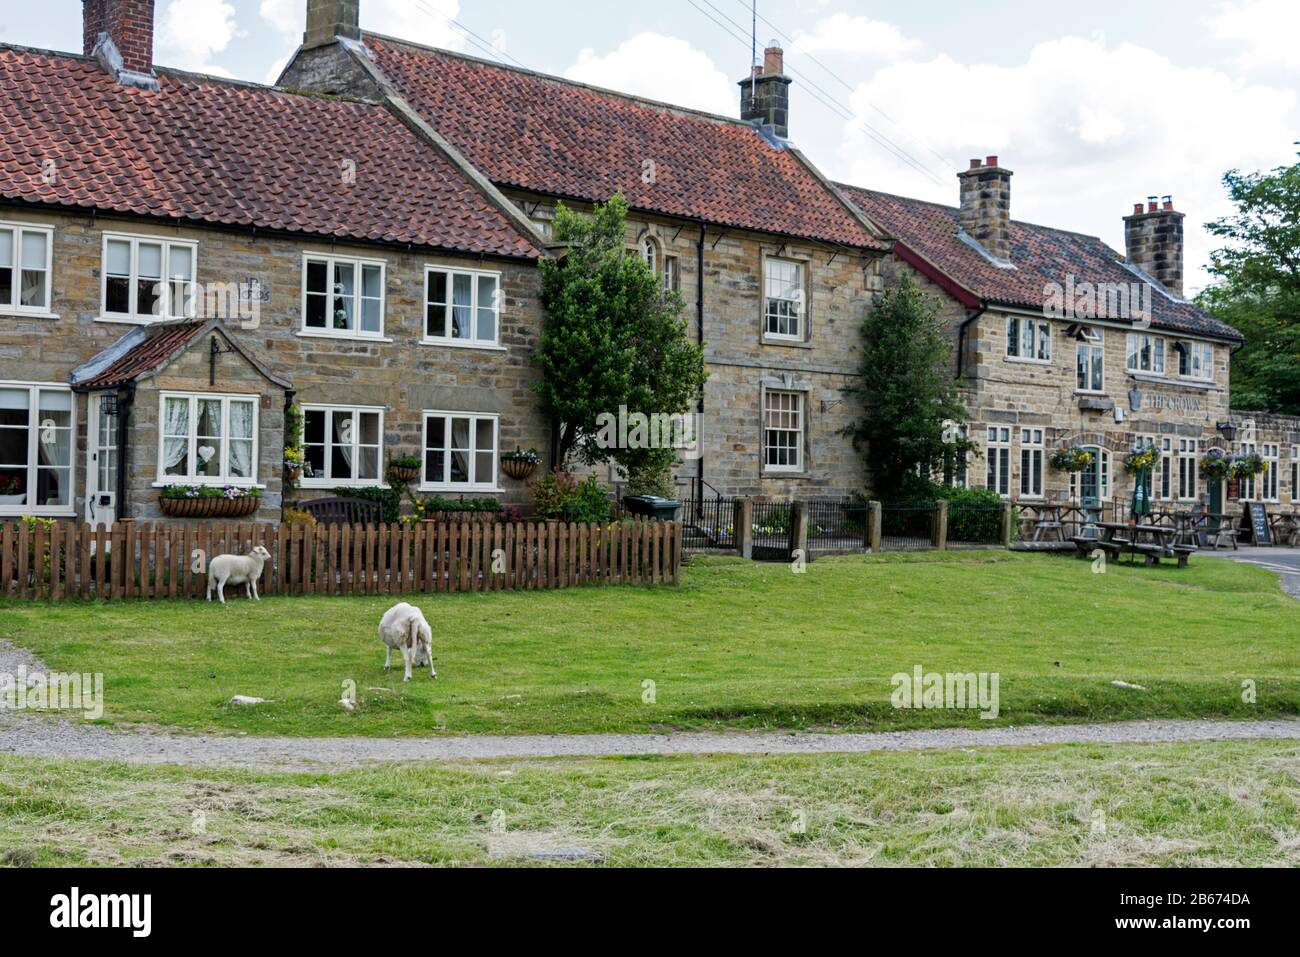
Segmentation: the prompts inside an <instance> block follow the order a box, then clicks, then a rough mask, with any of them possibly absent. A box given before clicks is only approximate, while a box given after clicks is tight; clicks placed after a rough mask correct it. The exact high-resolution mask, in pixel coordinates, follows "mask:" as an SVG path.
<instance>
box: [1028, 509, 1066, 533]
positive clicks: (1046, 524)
mask: <svg viewBox="0 0 1300 957" xmlns="http://www.w3.org/2000/svg"><path fill="white" fill-rule="evenodd" d="M1037 508H1038V520H1037V521H1035V522H1034V541H1036V542H1041V541H1042V540H1043V536H1044V535H1046V534H1048V533H1049V532H1051V533H1055V535H1056V540H1057V541H1058V542H1063V541H1065V523H1064V522H1063V521H1061V509H1062V508H1063V506H1061V505H1057V504H1055V503H1054V502H1046V503H1044V504H1042V505H1039V506H1037Z"/></svg>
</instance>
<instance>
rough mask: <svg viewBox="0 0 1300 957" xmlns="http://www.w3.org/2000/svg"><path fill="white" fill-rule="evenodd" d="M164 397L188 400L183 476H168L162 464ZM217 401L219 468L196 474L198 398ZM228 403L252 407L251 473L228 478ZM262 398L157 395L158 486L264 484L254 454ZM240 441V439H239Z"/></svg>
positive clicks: (258, 448) (257, 446) (258, 449)
mask: <svg viewBox="0 0 1300 957" xmlns="http://www.w3.org/2000/svg"><path fill="white" fill-rule="evenodd" d="M168 399H189V401H190V413H189V429H190V434H189V443H190V444H189V449H188V451H187V452H186V456H187V458H186V461H188V462H189V473H188V474H186V475H169V474H168V473H167V471H166V468H165V466H164V465H163V452H164V450H165V447H166V442H165V438H166V436H165V432H166V428H167V400H168ZM200 399H205V400H220V401H221V470H220V472H219V473H218V474H217V475H199V474H198V473H197V472H196V471H195V466H196V465H197V463H198V444H199V443H198V435H199V432H198V429H199V414H198V413H199V400H200ZM231 402H248V403H251V404H252V406H253V452H252V456H253V457H252V465H253V474H252V475H251V476H247V477H244V476H238V477H232V476H231V475H230V441H231V435H230V403H231ZM261 413H262V398H261V396H258V395H250V394H248V393H235V392H177V391H174V390H173V391H167V392H160V393H159V394H158V427H157V430H156V431H157V433H158V435H157V439H158V480H157V483H156V484H157V485H158V486H160V487H161V486H167V485H205V486H210V487H211V486H218V485H222V486H224V485H231V486H234V487H236V488H262V487H264V486H261V485H259V483H258V473H259V472H260V470H261V462H260V460H259V458H258V456H259V455H260V453H261V442H260V428H261ZM241 441H243V440H242V439H241Z"/></svg>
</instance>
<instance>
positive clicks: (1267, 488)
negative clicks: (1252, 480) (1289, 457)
mask: <svg viewBox="0 0 1300 957" xmlns="http://www.w3.org/2000/svg"><path fill="white" fill-rule="evenodd" d="M1259 455H1260V458H1262V459H1263V460H1264V471H1263V472H1261V473H1260V474H1259V475H1258V476H1257V480H1258V481H1259V482H1260V483H1261V484H1262V486H1263V487H1262V488H1260V489H1259V491H1260V492H1261V494H1260V497H1259V499H1258V501H1261V502H1268V503H1269V504H1270V505H1280V504H1281V502H1282V481H1281V472H1282V447H1281V446H1280V445H1279V444H1278V443H1276V442H1262V443H1260V446H1259Z"/></svg>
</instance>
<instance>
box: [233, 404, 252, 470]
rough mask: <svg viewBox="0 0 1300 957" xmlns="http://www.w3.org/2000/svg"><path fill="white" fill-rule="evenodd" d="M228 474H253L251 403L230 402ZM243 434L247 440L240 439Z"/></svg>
mask: <svg viewBox="0 0 1300 957" xmlns="http://www.w3.org/2000/svg"><path fill="white" fill-rule="evenodd" d="M230 436H231V441H230V474H231V475H234V476H239V477H240V478H247V477H248V476H250V475H252V474H253V443H252V437H253V404H252V403H251V402H231V403H230ZM245 436H247V437H248V441H241V440H242V439H243V438H244V437H245Z"/></svg>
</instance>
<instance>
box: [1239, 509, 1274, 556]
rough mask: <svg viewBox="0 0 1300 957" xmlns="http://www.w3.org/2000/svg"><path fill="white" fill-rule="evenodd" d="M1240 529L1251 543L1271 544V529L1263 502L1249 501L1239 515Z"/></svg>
mask: <svg viewBox="0 0 1300 957" xmlns="http://www.w3.org/2000/svg"><path fill="white" fill-rule="evenodd" d="M1241 524H1242V530H1243V531H1244V532H1245V533H1246V534H1247V535H1248V536H1250V543H1251V544H1252V545H1272V544H1273V529H1272V528H1271V527H1270V525H1269V524H1268V509H1267V508H1266V507H1265V505H1264V503H1263V502H1251V503H1250V504H1249V505H1248V506H1246V514H1245V515H1243V516H1242V517H1241Z"/></svg>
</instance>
